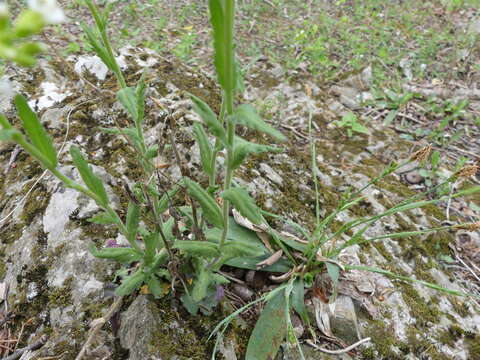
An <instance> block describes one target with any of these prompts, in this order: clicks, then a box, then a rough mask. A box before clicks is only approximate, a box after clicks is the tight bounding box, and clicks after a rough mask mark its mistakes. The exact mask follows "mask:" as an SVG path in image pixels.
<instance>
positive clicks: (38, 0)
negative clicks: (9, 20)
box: [28, 0, 66, 24]
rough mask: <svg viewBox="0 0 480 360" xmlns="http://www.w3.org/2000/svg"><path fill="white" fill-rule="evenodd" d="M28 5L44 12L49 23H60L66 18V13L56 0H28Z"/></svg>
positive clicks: (34, 9) (43, 14)
mask: <svg viewBox="0 0 480 360" xmlns="http://www.w3.org/2000/svg"><path fill="white" fill-rule="evenodd" d="M28 6H29V8H30V9H32V10H33V11H36V12H38V13H40V14H42V16H43V19H44V20H45V22H46V23H47V24H59V23H61V22H64V21H65V20H66V17H65V13H64V12H63V10H62V8H61V7H60V6H58V4H57V1H56V0H28Z"/></svg>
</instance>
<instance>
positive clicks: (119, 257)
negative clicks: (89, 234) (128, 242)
mask: <svg viewBox="0 0 480 360" xmlns="http://www.w3.org/2000/svg"><path fill="white" fill-rule="evenodd" d="M90 252H91V253H92V255H93V256H95V257H97V258H101V259H110V260H115V261H118V262H120V263H123V264H130V263H132V262H135V261H140V260H141V258H142V254H140V253H139V252H138V251H136V250H135V249H132V248H127V247H117V248H104V249H100V250H99V249H97V248H96V247H95V246H92V247H91V248H90Z"/></svg>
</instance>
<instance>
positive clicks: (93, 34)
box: [80, 21, 115, 72]
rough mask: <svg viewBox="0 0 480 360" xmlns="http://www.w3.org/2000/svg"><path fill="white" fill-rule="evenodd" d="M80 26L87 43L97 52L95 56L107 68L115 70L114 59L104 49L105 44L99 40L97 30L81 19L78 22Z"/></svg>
mask: <svg viewBox="0 0 480 360" xmlns="http://www.w3.org/2000/svg"><path fill="white" fill-rule="evenodd" d="M80 26H81V27H82V29H83V32H84V33H85V35H86V36H87V40H88V43H89V45H90V46H91V47H92V50H93V51H94V52H95V53H96V54H97V56H98V57H99V58H100V59H101V60H102V62H103V63H104V64H105V65H106V66H107V68H108V69H109V70H111V71H113V72H115V59H112V58H111V56H110V54H109V53H108V52H107V51H106V49H105V46H104V45H103V43H102V42H101V41H100V40H99V37H100V35H99V34H98V31H96V30H94V29H92V28H91V27H89V26H88V25H87V24H85V23H84V22H83V21H82V22H80Z"/></svg>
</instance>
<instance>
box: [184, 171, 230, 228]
mask: <svg viewBox="0 0 480 360" xmlns="http://www.w3.org/2000/svg"><path fill="white" fill-rule="evenodd" d="M184 184H185V186H186V187H187V188H188V193H189V194H190V196H191V197H193V198H194V199H195V200H197V201H198V202H199V203H200V206H201V207H202V210H203V215H204V216H205V218H206V219H207V220H208V221H209V222H210V223H211V224H213V225H215V226H216V227H218V228H220V229H223V216H222V211H221V210H220V207H219V206H218V205H217V203H216V202H215V200H214V199H213V198H212V196H211V195H210V194H209V193H208V192H206V191H205V190H204V189H202V187H201V186H200V185H198V184H197V183H196V182H194V181H192V180H190V179H188V178H184Z"/></svg>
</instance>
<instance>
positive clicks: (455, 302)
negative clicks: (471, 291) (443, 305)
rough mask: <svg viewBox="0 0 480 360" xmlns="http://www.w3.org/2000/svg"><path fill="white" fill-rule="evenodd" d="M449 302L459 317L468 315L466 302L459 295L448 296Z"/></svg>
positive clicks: (468, 310) (468, 309)
mask: <svg viewBox="0 0 480 360" xmlns="http://www.w3.org/2000/svg"><path fill="white" fill-rule="evenodd" d="M449 300H450V303H451V304H452V307H453V309H454V310H455V312H456V313H457V314H458V315H460V316H461V317H467V316H469V315H470V308H469V306H468V304H467V303H466V302H465V301H463V300H462V298H460V297H456V296H449Z"/></svg>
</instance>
